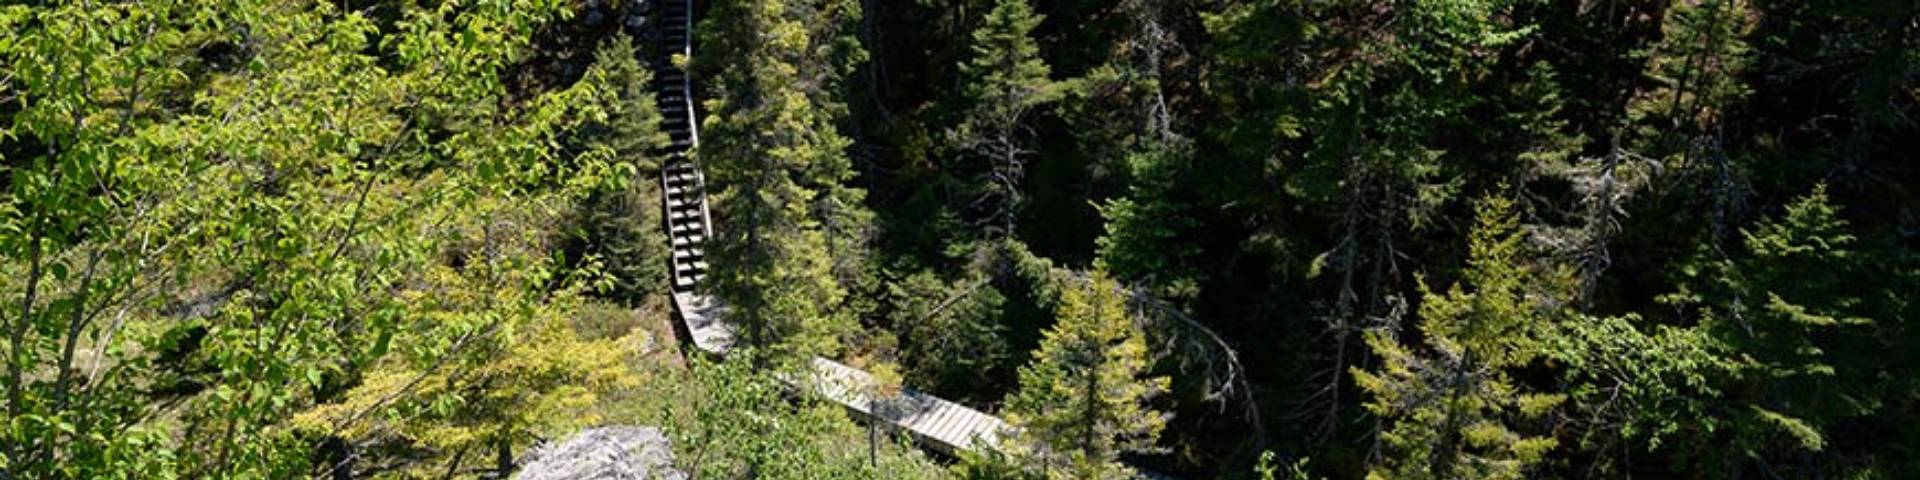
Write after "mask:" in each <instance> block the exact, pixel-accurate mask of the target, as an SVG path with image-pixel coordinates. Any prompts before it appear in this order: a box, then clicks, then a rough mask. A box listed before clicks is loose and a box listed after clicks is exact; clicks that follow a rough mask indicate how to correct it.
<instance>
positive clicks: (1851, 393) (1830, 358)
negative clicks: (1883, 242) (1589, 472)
mask: <svg viewBox="0 0 1920 480" xmlns="http://www.w3.org/2000/svg"><path fill="white" fill-rule="evenodd" d="M1740 234H1741V235H1740V237H1741V239H1742V242H1741V243H1740V244H1739V245H1740V247H1741V248H1738V249H1732V248H1730V249H1728V250H1729V252H1726V254H1725V257H1724V258H1722V257H1721V255H1720V254H1715V253H1713V252H1711V251H1707V248H1706V247H1704V246H1703V248H1702V250H1703V251H1702V252H1701V253H1700V254H1699V255H1698V256H1697V257H1696V258H1697V259H1696V260H1695V261H1694V262H1689V263H1687V264H1683V265H1682V267H1681V271H1680V278H1679V282H1678V283H1679V287H1680V289H1679V291H1677V292H1675V293H1673V294H1669V295H1666V296H1663V297H1662V298H1661V300H1663V301H1665V302H1667V303H1669V304H1671V305H1674V306H1678V307H1681V308H1683V309H1685V310H1686V311H1687V312H1688V313H1690V314H1691V315H1693V316H1695V317H1696V318H1698V321H1699V323H1698V325H1697V326H1696V330H1697V331H1699V332H1701V333H1702V334H1703V335H1705V336H1707V337H1709V338H1711V339H1712V340H1713V341H1714V344H1715V345H1716V346H1719V347H1720V348H1722V349H1724V350H1725V352H1724V353H1723V356H1724V357H1725V358H1724V361H1726V362H1728V363H1729V364H1731V368H1730V371H1731V372H1732V375H1729V376H1725V377H1722V378H1719V379H1718V380H1720V381H1721V384H1722V385H1724V387H1722V390H1724V391H1726V392H1727V393H1726V394H1724V395H1723V396H1722V397H1721V398H1719V399H1716V400H1715V401H1714V403H1715V404H1717V406H1718V407H1719V408H1721V409H1723V410H1722V412H1720V413H1719V414H1717V415H1714V416H1713V417H1714V418H1715V421H1714V422H1713V424H1715V425H1716V426H1718V427H1720V428H1719V429H1720V430H1722V431H1725V432H1727V433H1722V434H1719V435H1725V437H1716V436H1712V435H1713V434H1714V432H1712V431H1711V430H1710V431H1708V432H1703V433H1707V434H1708V435H1710V436H1709V437H1707V438H1703V439H1701V440H1700V441H1699V442H1697V443H1700V444H1703V445H1704V444H1712V445H1719V446H1724V447H1721V448H1715V449H1710V450H1707V451H1705V452H1702V453H1703V454H1702V455H1697V456H1699V457H1704V458H1699V459H1698V460H1697V461H1700V462H1702V463H1703V465H1700V467H1699V468H1701V469H1721V468H1725V469H1727V470H1728V473H1729V474H1730V475H1734V474H1737V473H1738V472H1739V471H1741V470H1742V469H1744V468H1749V466H1750V465H1752V464H1755V463H1757V464H1762V465H1770V466H1768V467H1765V468H1767V469H1769V470H1781V469H1790V468H1807V469H1808V470H1805V471H1801V472H1800V473H1801V474H1803V475H1806V476H1818V475H1820V474H1823V473H1831V472H1832V470H1824V469H1819V468H1818V467H1817V466H1818V465H1820V464H1828V465H1834V464H1838V463H1841V462H1837V461H1831V460H1837V459H1835V458H1833V457H1827V458H1826V459H1825V460H1822V461H1817V462H1810V461H1807V460H1805V458H1806V457H1804V454H1806V453H1811V452H1822V451H1825V450H1827V448H1828V446H1829V445H1830V444H1832V443H1833V442H1835V441H1839V440H1842V439H1836V438H1832V437H1833V436H1832V435H1831V432H1832V431H1833V429H1834V427H1837V426H1842V425H1846V424H1847V423H1848V422H1858V421H1867V422H1872V421H1873V420H1872V418H1874V416H1875V415H1876V414H1878V413H1880V412H1882V411H1883V410H1882V409H1883V408H1885V407H1884V406H1885V405H1886V403H1887V399H1888V397H1886V395H1887V394H1888V392H1887V390H1886V389H1887V388H1888V385H1887V384H1886V383H1885V382H1886V380H1887V379H1890V378H1900V377H1901V375H1900V374H1899V373H1897V372H1899V371H1900V370H1902V367H1901V366H1899V365H1894V364H1890V363H1889V362H1887V361H1886V359H1887V358H1891V357H1892V356H1894V355H1898V354H1899V352H1898V351H1897V350H1895V349H1894V348H1893V346H1892V345H1891V344H1890V343H1889V341H1890V339H1889V338H1887V337H1886V336H1885V333H1886V332H1893V331H1898V328H1899V327H1898V326H1896V325H1888V324H1885V321H1886V320H1893V321H1894V322H1893V323H1896V324H1897V323H1898V321H1899V319H1900V318H1901V313H1900V309H1901V308H1903V307H1904V304H1905V302H1906V300H1904V299H1903V298H1902V297H1904V296H1905V294H1903V293H1901V292H1900V287H1899V286H1898V285H1900V280H1899V279H1898V278H1897V277H1896V275H1897V274H1895V273H1893V270H1892V269H1889V268H1883V267H1880V266H1878V265H1884V264H1886V263H1890V262H1889V260H1890V259H1889V258H1887V257H1881V256H1878V255H1876V254H1878V253H1879V252H1876V251H1873V250H1870V249H1866V248H1863V246H1862V245H1861V243H1862V242H1861V241H1860V239H1859V238H1858V237H1856V236H1855V234H1854V233H1853V232H1852V231H1851V228H1850V227H1849V224H1848V222H1847V221H1846V220H1844V219H1842V218H1841V217H1840V209H1839V207H1838V206H1836V205H1834V204H1833V203H1832V202H1831V201H1830V200H1829V199H1828V197H1827V192H1826V187H1825V186H1824V185H1823V186H1817V187H1815V188H1814V190H1813V192H1812V193H1809V194H1807V195H1805V196H1802V197H1800V198H1798V199H1796V200H1794V201H1793V202H1792V203H1790V204H1788V205H1787V206H1786V209H1785V212H1783V214H1782V215H1779V216H1778V217H1776V218H1771V219H1767V220H1764V221H1762V222H1760V223H1759V224H1758V225H1756V226H1754V227H1753V228H1750V229H1742V230H1741V232H1740ZM1709 462H1711V463H1709ZM1847 468H1851V467H1842V468H1841V471H1845V469H1847Z"/></svg>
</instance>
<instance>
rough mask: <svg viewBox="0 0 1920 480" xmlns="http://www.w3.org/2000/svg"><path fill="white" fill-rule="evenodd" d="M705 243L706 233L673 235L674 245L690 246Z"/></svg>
mask: <svg viewBox="0 0 1920 480" xmlns="http://www.w3.org/2000/svg"><path fill="white" fill-rule="evenodd" d="M705 243H707V236H706V235H699V234H694V235H677V236H674V237H673V246H674V247H690V246H694V245H702V244H705Z"/></svg>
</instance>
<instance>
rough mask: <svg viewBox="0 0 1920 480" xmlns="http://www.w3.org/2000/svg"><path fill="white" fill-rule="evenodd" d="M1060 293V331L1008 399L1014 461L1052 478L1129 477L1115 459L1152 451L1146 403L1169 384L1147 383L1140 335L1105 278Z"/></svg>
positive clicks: (1152, 423) (1153, 429) (1153, 418)
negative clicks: (1014, 430) (1018, 388)
mask: <svg viewBox="0 0 1920 480" xmlns="http://www.w3.org/2000/svg"><path fill="white" fill-rule="evenodd" d="M1059 293H1060V301H1059V303H1058V305H1057V310H1058V313H1059V323H1057V324H1055V325H1054V327H1053V328H1052V329H1051V330H1048V331H1047V334H1046V337H1045V338H1044V339H1042V340H1041V341H1040V349H1039V350H1036V351H1034V353H1033V362H1032V363H1030V364H1028V365H1027V366H1026V367H1023V368H1021V369H1020V390H1019V391H1018V392H1016V393H1014V394H1013V396H1012V397H1010V398H1008V399H1007V409H1006V415H1007V421H1008V423H1009V424H1011V425H1012V427H1013V428H1015V429H1016V430H1017V433H1016V434H1015V437H1014V439H1013V440H1012V442H1013V443H1012V445H1013V447H1012V450H1013V454H1014V456H1015V458H1017V459H1019V460H1020V463H1022V464H1024V465H1026V466H1028V467H1030V468H1033V469H1039V470H1043V471H1045V472H1046V473H1047V475H1048V476H1049V477H1051V478H1075V479H1083V480H1090V479H1102V478H1125V477H1126V476H1128V475H1130V474H1131V472H1132V469H1131V468H1130V467H1127V466H1126V465H1123V464H1121V463H1119V457H1120V455H1121V454H1123V453H1135V452H1150V451H1153V450H1155V446H1154V444H1155V441H1156V439H1157V438H1158V437H1159V435H1160V431H1161V429H1163V428H1165V427H1166V416H1165V415H1164V414H1162V413H1160V412H1158V411H1155V410H1154V409H1153V408H1152V407H1151V406H1149V405H1148V404H1147V402H1148V401H1150V400H1152V399H1153V398H1154V397H1156V396H1159V395H1161V394H1163V393H1166V391H1167V385H1168V380H1167V378H1166V377H1147V376H1146V372H1147V367H1148V366H1149V365H1148V364H1149V362H1150V360H1151V359H1150V358H1149V356H1148V355H1149V352H1148V351H1147V340H1146V334H1145V332H1142V331H1141V329H1140V326H1139V325H1138V324H1136V323H1134V322H1133V320H1132V319H1131V318H1129V316H1128V314H1127V304H1126V298H1125V293H1124V292H1123V291H1122V290H1121V289H1120V286H1119V285H1118V284H1116V283H1114V282H1113V281H1112V280H1110V279H1108V278H1107V276H1106V274H1105V273H1102V272H1095V273H1094V275H1093V277H1092V280H1091V281H1089V282H1086V283H1084V284H1079V285H1075V286H1068V287H1064V288H1062V289H1061V291H1060V292H1059Z"/></svg>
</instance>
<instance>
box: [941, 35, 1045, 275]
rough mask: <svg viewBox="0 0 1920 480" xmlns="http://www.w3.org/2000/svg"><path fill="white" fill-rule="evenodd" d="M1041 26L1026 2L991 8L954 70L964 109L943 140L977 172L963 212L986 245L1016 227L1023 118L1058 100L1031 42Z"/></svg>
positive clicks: (1023, 155)
mask: <svg viewBox="0 0 1920 480" xmlns="http://www.w3.org/2000/svg"><path fill="white" fill-rule="evenodd" d="M1042 19H1043V16H1041V15H1040V14H1038V13H1034V11H1033V7H1031V6H1028V5H1027V2H1026V0H999V3H997V4H995V5H994V7H993V11H991V12H989V13H987V16H986V19H985V22H984V23H982V24H981V26H980V28H978V29H976V30H974V32H973V47H972V49H973V58H971V59H968V60H967V62H966V63H964V64H962V65H960V74H961V81H962V82H964V84H965V85H966V97H967V100H968V101H969V102H971V105H970V106H969V108H968V110H967V111H966V113H965V114H964V118H963V119H962V120H961V123H960V125H959V126H958V127H957V128H955V129H954V130H952V131H949V132H948V134H947V136H948V139H949V140H950V141H952V142H953V144H954V145H955V147H956V148H958V149H959V150H961V151H962V152H963V154H964V155H967V156H969V157H970V158H972V159H975V160H977V161H980V162H984V164H985V169H984V172H983V173H981V174H980V178H981V179H980V182H979V184H978V185H976V188H977V192H976V195H977V196H976V197H975V198H973V199H970V203H969V205H970V207H971V208H974V209H977V213H978V215H979V218H980V221H981V222H982V223H983V224H984V225H985V226H986V230H987V232H988V236H989V237H995V236H1011V235H1012V234H1013V233H1014V227H1015V226H1016V225H1017V217H1018V215H1019V209H1020V204H1021V203H1022V201H1023V195H1021V192H1020V182H1021V179H1022V178H1023V177H1024V175H1025V172H1026V157H1027V155H1028V153H1030V152H1029V150H1027V147H1026V146H1024V145H1023V143H1024V141H1023V140H1024V138H1022V137H1023V136H1024V135H1025V134H1026V133H1027V125H1026V118H1027V115H1028V114H1029V113H1031V112H1032V111H1033V109H1034V108H1035V107H1038V106H1040V105H1043V104H1046V103H1048V102H1051V101H1053V100H1056V99H1058V98H1059V96H1060V89H1059V88H1058V85H1057V84H1056V83H1055V82H1054V81H1053V80H1051V79H1050V78H1049V76H1050V75H1052V69H1051V68H1050V67H1048V66H1047V63H1046V61H1045V60H1042V59H1041V58H1040V46H1039V44H1038V43H1035V42H1034V40H1033V29H1034V27H1036V26H1039V25H1040V21H1041V20H1042Z"/></svg>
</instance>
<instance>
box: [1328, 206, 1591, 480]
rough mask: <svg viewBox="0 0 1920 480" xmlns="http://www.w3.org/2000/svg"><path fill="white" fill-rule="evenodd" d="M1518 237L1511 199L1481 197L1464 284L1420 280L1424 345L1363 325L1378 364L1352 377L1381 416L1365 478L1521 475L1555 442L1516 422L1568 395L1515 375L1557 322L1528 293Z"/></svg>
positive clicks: (1532, 277)
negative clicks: (1435, 285)
mask: <svg viewBox="0 0 1920 480" xmlns="http://www.w3.org/2000/svg"><path fill="white" fill-rule="evenodd" d="M1521 240H1522V236H1521V233H1520V230H1519V223H1518V218H1517V217H1516V215H1515V214H1514V213H1513V211H1512V204H1511V202H1510V201H1508V200H1505V199H1502V198H1499V197H1493V198H1489V199H1487V200H1486V201H1484V202H1481V204H1480V212H1479V222H1478V223H1477V224H1476V228H1475V229H1474V231H1473V234H1472V238H1471V240H1470V242H1469V246H1468V249H1469V260H1468V266H1467V269H1466V271H1465V272H1464V273H1463V274H1462V278H1461V280H1460V282H1459V283H1456V284H1454V285H1453V286H1452V287H1451V288H1448V289H1447V290H1446V291H1444V292H1433V291H1430V290H1427V289H1426V287H1425V286H1424V284H1423V285H1422V290H1423V292H1424V296H1423V301H1422V302H1421V305H1420V318H1419V321H1418V323H1417V324H1418V326H1419V328H1420V332H1421V335H1422V336H1423V337H1424V339H1425V342H1424V346H1417V345H1410V344H1407V343H1404V342H1403V341H1402V340H1401V339H1400V338H1398V337H1397V336H1396V335H1395V334H1394V332H1392V331H1389V330H1371V331H1368V332H1367V344H1368V345H1369V346H1371V347H1373V352H1374V354H1376V355H1379V357H1380V360H1381V365H1380V367H1379V368H1378V369H1376V370H1373V371H1366V370H1360V369H1357V368H1356V369H1354V370H1353V376H1354V382H1355V383H1358V384H1359V385H1360V387H1361V388H1362V389H1364V390H1366V391H1367V393H1369V394H1370V395H1372V398H1371V399H1370V400H1369V401H1368V402H1367V404H1366V407H1367V410H1368V411H1370V412H1372V413H1373V414H1374V415H1377V416H1378V417H1379V418H1380V419H1381V420H1382V422H1383V423H1384V426H1383V427H1382V430H1381V432H1380V433H1379V435H1380V440H1381V442H1382V443H1384V448H1383V451H1382V452H1380V455H1381V456H1380V461H1379V463H1378V464H1376V465H1374V466H1373V468H1372V470H1371V472H1370V473H1369V474H1368V477H1369V478H1400V479H1413V478H1427V479H1450V478H1524V477H1526V474H1527V469H1528V468H1529V467H1530V466H1532V465H1533V464H1535V463H1538V462H1540V461H1541V460H1543V459H1544V456H1545V455H1546V453H1547V451H1549V450H1551V449H1552V448H1553V447H1554V445H1555V443H1556V442H1555V440H1554V439H1553V438H1550V437H1542V436H1529V435H1527V434H1526V433H1524V432H1523V431H1521V430H1522V429H1521V428H1520V427H1519V422H1520V421H1524V420H1528V419H1537V418H1540V417H1541V416H1542V415H1544V414H1546V413H1547V412H1548V410H1550V409H1552V408H1554V406H1556V405H1558V404H1559V403H1560V402H1561V400H1563V396H1562V395H1558V394H1543V393H1532V392H1528V391H1526V389H1525V388H1524V387H1523V386H1522V385H1520V384H1518V383H1516V382H1515V381H1514V380H1513V378H1512V371H1513V370H1516V369H1519V368H1522V367H1525V366H1527V365H1528V364H1529V363H1531V362H1533V360H1534V358H1535V357H1536V356H1537V354H1538V352H1539V340H1538V339H1539V338H1540V336H1541V335H1542V333H1543V331H1544V330H1545V329H1546V328H1547V327H1549V326H1550V322H1552V320H1553V319H1552V315H1553V314H1552V313H1550V312H1549V311H1546V310H1544V309H1543V308H1542V307H1541V306H1540V305H1536V302H1539V301H1540V300H1541V299H1540V298H1538V297H1537V296H1535V295H1531V294H1532V293H1535V292H1530V291H1529V286H1530V285H1531V284H1533V283H1535V282H1536V281H1538V280H1539V279H1540V278H1541V277H1540V276H1539V275H1537V274H1535V273H1534V272H1530V271H1529V270H1528V269H1527V268H1525V267H1524V266H1522V261H1523V260H1522V259H1523V257H1522V252H1521ZM1423 347H1424V348H1423Z"/></svg>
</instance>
